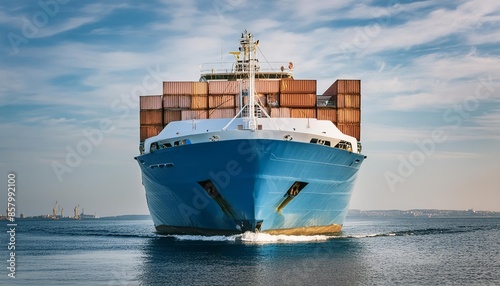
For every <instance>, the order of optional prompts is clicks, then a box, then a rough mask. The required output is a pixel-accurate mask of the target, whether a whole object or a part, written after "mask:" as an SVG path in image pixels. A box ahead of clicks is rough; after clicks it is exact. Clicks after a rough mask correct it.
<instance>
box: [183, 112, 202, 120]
mask: <svg viewBox="0 0 500 286" xmlns="http://www.w3.org/2000/svg"><path fill="white" fill-rule="evenodd" d="M207 116H208V110H181V119H182V120H191V119H207Z"/></svg>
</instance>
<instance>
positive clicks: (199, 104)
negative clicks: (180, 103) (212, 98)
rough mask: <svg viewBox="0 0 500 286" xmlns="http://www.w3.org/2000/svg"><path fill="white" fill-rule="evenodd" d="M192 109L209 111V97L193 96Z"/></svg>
mask: <svg viewBox="0 0 500 286" xmlns="http://www.w3.org/2000/svg"><path fill="white" fill-rule="evenodd" d="M190 108H191V109H207V108H208V96H207V95H193V96H191V106H190Z"/></svg>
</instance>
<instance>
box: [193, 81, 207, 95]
mask: <svg viewBox="0 0 500 286" xmlns="http://www.w3.org/2000/svg"><path fill="white" fill-rule="evenodd" d="M191 94H193V95H207V94H208V82H200V81H195V82H193V90H192V92H191Z"/></svg>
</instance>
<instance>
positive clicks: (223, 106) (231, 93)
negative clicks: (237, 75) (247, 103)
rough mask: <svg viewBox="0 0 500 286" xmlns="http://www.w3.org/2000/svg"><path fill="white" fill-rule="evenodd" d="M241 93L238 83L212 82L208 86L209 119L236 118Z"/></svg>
mask: <svg viewBox="0 0 500 286" xmlns="http://www.w3.org/2000/svg"><path fill="white" fill-rule="evenodd" d="M239 93H240V83H239V82H238V81H211V82H210V83H209V84H208V118H226V117H234V115H235V108H236V103H237V102H236V101H237V97H238V95H239Z"/></svg>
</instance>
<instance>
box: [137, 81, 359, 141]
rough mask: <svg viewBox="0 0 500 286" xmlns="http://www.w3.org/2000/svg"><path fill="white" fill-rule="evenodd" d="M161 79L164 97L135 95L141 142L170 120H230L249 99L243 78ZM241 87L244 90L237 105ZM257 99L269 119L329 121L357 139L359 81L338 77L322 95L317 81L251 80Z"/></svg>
mask: <svg viewBox="0 0 500 286" xmlns="http://www.w3.org/2000/svg"><path fill="white" fill-rule="evenodd" d="M240 83H241V82H240V81H210V82H208V83H207V82H189V81H185V82H164V83H163V95H156V96H142V97H141V99H140V105H141V108H140V119H141V121H140V123H141V125H140V126H141V136H140V137H141V141H144V140H145V139H146V138H148V137H151V136H155V135H157V134H158V133H159V132H160V131H161V130H162V128H163V127H165V126H166V125H167V124H168V123H170V122H172V121H179V120H191V119H207V118H231V117H234V116H235V115H236V114H237V113H238V111H239V108H240V107H241V106H244V105H245V104H246V103H247V101H248V96H246V95H245V94H246V93H247V90H248V81H244V82H243V83H242V85H241V87H240ZM240 89H241V91H242V93H243V97H242V100H243V102H242V103H241V104H240V96H239V94H240ZM255 92H256V100H257V101H258V102H259V103H260V105H261V106H262V107H263V108H264V109H265V110H266V112H268V114H269V115H270V116H271V117H281V118H317V119H319V120H331V121H332V122H333V123H334V124H336V125H337V127H338V128H339V129H340V130H341V131H342V132H343V133H345V134H347V135H350V136H353V137H356V138H357V139H358V140H360V122H361V113H360V107H361V95H360V94H361V87H360V80H337V81H335V82H334V83H333V84H332V85H331V86H330V87H329V88H328V89H327V90H326V91H325V93H324V94H323V95H322V96H318V95H316V80H295V79H281V80H256V81H255Z"/></svg>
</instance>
